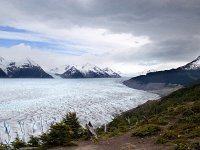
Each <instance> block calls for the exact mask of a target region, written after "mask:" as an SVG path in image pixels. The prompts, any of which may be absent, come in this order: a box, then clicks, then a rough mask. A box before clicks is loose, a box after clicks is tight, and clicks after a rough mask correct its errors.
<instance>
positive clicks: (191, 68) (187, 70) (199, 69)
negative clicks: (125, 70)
mask: <svg viewBox="0 0 200 150" xmlns="http://www.w3.org/2000/svg"><path fill="white" fill-rule="evenodd" d="M199 80H200V56H199V57H197V58H196V59H195V60H193V61H192V62H190V63H188V64H186V65H184V66H181V67H178V68H176V69H170V70H164V71H155V72H149V73H147V74H146V75H140V76H137V77H133V78H131V79H129V80H127V81H124V84H125V85H127V86H129V87H132V88H136V89H141V90H147V91H156V90H159V91H160V90H162V89H163V88H164V89H165V88H171V89H172V88H174V87H177V86H179V87H181V86H189V85H192V84H194V83H196V82H198V81H199ZM165 91H166V89H165ZM170 92H172V91H170ZM167 94H168V93H167Z"/></svg>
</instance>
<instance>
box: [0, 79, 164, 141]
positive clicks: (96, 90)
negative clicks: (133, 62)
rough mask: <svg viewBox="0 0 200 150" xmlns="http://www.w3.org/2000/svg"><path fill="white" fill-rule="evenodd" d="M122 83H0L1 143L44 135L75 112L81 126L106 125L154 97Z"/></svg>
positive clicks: (154, 96)
mask: <svg viewBox="0 0 200 150" xmlns="http://www.w3.org/2000/svg"><path fill="white" fill-rule="evenodd" d="M124 80H125V79H123V78H114V79H107V78H106V79H102V78H101V79H66V80H63V79H0V142H3V143H10V142H11V141H13V140H14V138H16V137H20V138H22V139H23V140H25V141H27V140H28V137H29V136H30V135H34V136H38V135H40V134H41V133H42V132H46V131H47V130H48V128H49V126H50V125H51V123H54V122H57V121H60V120H61V118H62V117H63V116H64V114H66V113H67V112H76V113H77V115H78V118H79V121H80V122H81V124H82V125H83V126H85V124H86V123H88V122H89V121H91V122H92V124H93V125H94V126H95V127H99V126H101V125H103V124H106V123H108V122H110V121H112V119H113V118H114V116H115V115H118V114H120V113H122V112H124V111H127V110H129V109H132V108H135V107H137V106H138V105H140V104H143V103H145V102H146V101H147V100H155V99H158V98H160V97H159V96H158V95H157V94H153V93H149V92H146V91H141V90H136V89H131V88H128V87H126V86H125V85H123V84H122V82H123V81H124Z"/></svg>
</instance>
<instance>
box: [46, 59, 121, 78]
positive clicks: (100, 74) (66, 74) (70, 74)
mask: <svg viewBox="0 0 200 150" xmlns="http://www.w3.org/2000/svg"><path fill="white" fill-rule="evenodd" d="M50 72H51V73H54V74H55V75H58V76H61V77H63V78H120V77H121V76H120V75H119V74H118V73H116V72H114V71H113V70H112V69H110V68H103V69H102V68H100V67H97V66H95V65H92V64H89V63H86V64H84V65H74V64H73V65H63V66H61V67H60V68H59V67H56V68H54V69H51V70H50Z"/></svg>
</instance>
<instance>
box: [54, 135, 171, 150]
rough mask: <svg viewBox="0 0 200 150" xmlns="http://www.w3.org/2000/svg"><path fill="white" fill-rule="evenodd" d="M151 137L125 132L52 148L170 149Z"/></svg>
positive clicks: (69, 149) (100, 149)
mask: <svg viewBox="0 0 200 150" xmlns="http://www.w3.org/2000/svg"><path fill="white" fill-rule="evenodd" d="M154 141H155V139H153V138H137V137H131V133H127V134H124V135H121V136H118V137H114V138H112V139H108V140H102V141H98V142H96V143H95V142H92V141H82V142H79V143H78V146H76V147H59V148H54V149H52V150H132V149H133V150H171V149H174V146H173V145H158V144H155V142H154Z"/></svg>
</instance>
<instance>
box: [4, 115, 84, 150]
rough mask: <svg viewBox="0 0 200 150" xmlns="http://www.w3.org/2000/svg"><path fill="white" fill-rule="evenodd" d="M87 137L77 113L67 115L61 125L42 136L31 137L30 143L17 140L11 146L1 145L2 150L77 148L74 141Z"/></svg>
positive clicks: (56, 124)
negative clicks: (56, 147)
mask: <svg viewBox="0 0 200 150" xmlns="http://www.w3.org/2000/svg"><path fill="white" fill-rule="evenodd" d="M85 135H86V131H85V129H83V128H82V127H81V125H80V123H79V121H78V118H77V116H76V113H67V114H66V115H65V117H64V118H63V119H62V120H61V121H60V122H59V123H54V124H52V125H51V126H50V128H49V130H48V131H47V132H46V133H43V134H42V135H41V136H39V137H34V136H31V137H30V140H29V141H28V142H25V141H23V140H22V139H20V138H16V139H15V141H13V142H12V143H11V145H5V144H1V146H0V150H1V149H2V150H3V149H19V148H22V147H37V149H48V148H50V147H55V146H77V144H75V143H74V142H73V141H76V140H78V139H80V138H83V137H85Z"/></svg>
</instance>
